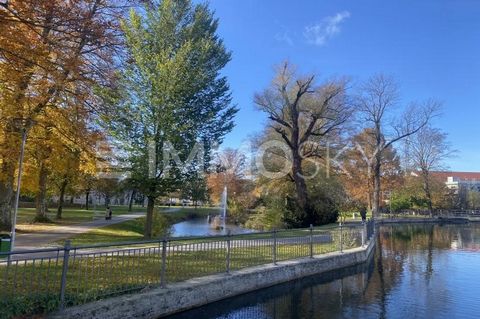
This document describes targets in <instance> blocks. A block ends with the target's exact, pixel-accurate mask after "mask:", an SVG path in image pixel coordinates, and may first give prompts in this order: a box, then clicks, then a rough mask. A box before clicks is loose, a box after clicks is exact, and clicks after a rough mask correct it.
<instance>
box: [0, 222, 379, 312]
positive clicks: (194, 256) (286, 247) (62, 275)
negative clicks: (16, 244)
mask: <svg viewBox="0 0 480 319" xmlns="http://www.w3.org/2000/svg"><path fill="white" fill-rule="evenodd" d="M373 233H374V223H373V221H368V222H367V223H365V224H362V225H350V226H338V227H332V228H328V229H326V228H319V229H317V228H314V227H310V228H306V229H288V230H278V231H271V232H262V233H250V234H242V235H226V236H214V237H195V238H193V237H184V238H170V239H163V240H151V241H141V242H129V243H114V244H108V245H107V244H105V245H103V244H102V245H91V246H78V247H74V246H70V242H69V241H66V243H65V246H64V247H61V248H51V249H39V250H29V251H14V252H10V253H0V278H1V281H2V285H1V291H0V308H1V309H5V313H11V314H15V313H17V314H20V312H23V313H24V312H30V313H35V312H50V311H54V310H56V309H62V308H64V307H68V306H72V305H79V304H83V303H86V302H89V301H93V300H98V299H101V298H106V297H108V296H113V295H118V294H122V293H125V292H131V291H135V290H140V289H143V288H146V287H152V286H161V287H164V286H165V285H167V284H170V283H174V282H179V281H183V280H187V279H190V278H195V277H201V276H206V275H212V274H218V273H225V272H226V273H228V272H231V271H235V270H239V269H242V268H246V267H251V266H258V265H263V264H269V263H274V264H276V263H278V262H281V261H285V260H290V259H296V258H315V256H316V255H321V254H324V253H328V252H334V251H341V252H342V251H343V250H346V249H350V248H354V247H360V246H362V245H365V244H366V242H367V241H368V240H369V239H370V238H371V237H372V235H373Z"/></svg>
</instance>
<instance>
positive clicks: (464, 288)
mask: <svg viewBox="0 0 480 319" xmlns="http://www.w3.org/2000/svg"><path fill="white" fill-rule="evenodd" d="M377 239H378V241H377V246H376V249H375V253H374V255H372V258H371V260H370V261H369V262H368V263H366V264H363V265H360V266H356V267H351V268H346V269H342V270H340V271H334V272H330V273H328V274H324V275H319V276H314V277H309V278H303V279H301V280H297V281H293V282H290V283H286V284H282V285H277V286H273V287H271V288H267V289H263V290H259V291H256V292H253V293H249V294H244V295H241V296H238V297H234V298H230V299H226V300H223V301H220V302H216V303H213V304H210V305H207V306H204V307H201V308H198V309H194V310H191V311H187V312H183V313H180V314H178V315H175V316H171V317H169V318H170V319H186V318H195V319H200V318H218V319H220V318H222V319H243V318H245V319H246V318H248V319H250V318H265V319H266V318H272V319H283V318H285V319H287V318H328V319H329V318H402V319H410V318H448V319H453V318H480V224H465V225H395V226H382V227H381V228H380V229H379V231H378V232H377Z"/></svg>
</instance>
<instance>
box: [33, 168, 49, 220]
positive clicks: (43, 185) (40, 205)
mask: <svg viewBox="0 0 480 319" xmlns="http://www.w3.org/2000/svg"><path fill="white" fill-rule="evenodd" d="M47 177H48V171H47V168H46V167H45V163H41V164H40V170H39V178H38V191H37V196H36V216H35V221H37V222H45V221H48V216H47Z"/></svg>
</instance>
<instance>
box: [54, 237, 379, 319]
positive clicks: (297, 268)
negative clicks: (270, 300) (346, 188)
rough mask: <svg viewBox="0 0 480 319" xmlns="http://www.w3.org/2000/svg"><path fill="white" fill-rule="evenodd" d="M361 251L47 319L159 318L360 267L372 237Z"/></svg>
mask: <svg viewBox="0 0 480 319" xmlns="http://www.w3.org/2000/svg"><path fill="white" fill-rule="evenodd" d="M373 237H374V238H373V239H372V240H370V241H369V242H368V245H366V246H365V247H360V248H354V249H349V250H345V251H344V252H343V253H340V252H334V253H328V254H324V255H320V256H315V257H314V258H303V259H296V260H291V261H285V262H279V263H278V264H277V265H273V264H267V265H262V266H257V267H251V268H246V269H242V270H239V271H234V272H231V273H230V274H218V275H212V276H206V277H201V278H196V279H190V280H188V281H184V282H181V283H176V284H171V285H168V287H166V288H151V289H148V290H144V291H141V292H138V293H134V294H129V295H122V296H118V297H112V298H109V299H105V300H101V301H96V302H92V303H89V304H85V305H82V306H76V307H71V308H67V309H65V310H64V311H62V312H59V313H55V314H52V315H50V317H51V318H98V319H100V318H101V319H107V318H108V319H114V318H119V319H120V318H122V319H123V318H148V319H152V318H159V317H162V316H166V315H170V314H173V313H176V312H180V311H184V310H188V309H192V308H195V307H199V306H202V305H206V304H208V303H211V302H214V301H218V300H222V299H225V298H228V297H233V296H236V295H240V294H243V293H246V292H251V291H254V290H258V289H262V288H266V287H270V286H273V285H276V284H279V283H283V282H287V281H291V280H294V279H298V278H302V277H306V276H311V275H315V274H319V273H323V272H327V271H331V270H335V269H340V268H344V267H348V266H353V265H356V264H360V263H363V262H365V261H367V260H368V258H369V256H370V255H371V254H372V252H373V248H374V246H375V236H373Z"/></svg>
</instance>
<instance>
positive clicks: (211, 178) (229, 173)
mask: <svg viewBox="0 0 480 319" xmlns="http://www.w3.org/2000/svg"><path fill="white" fill-rule="evenodd" d="M246 168H247V167H246V157H245V155H244V154H242V153H241V152H240V150H238V149H232V148H226V149H224V150H223V151H221V152H220V153H219V154H218V156H217V157H216V158H215V159H214V163H213V167H212V172H211V173H210V174H208V177H207V184H208V189H209V191H210V194H211V199H212V201H213V202H215V203H220V200H221V196H222V193H223V190H224V188H225V186H226V187H227V191H228V194H229V195H230V196H232V195H233V194H234V193H235V194H239V195H240V194H241V193H242V192H243V188H244V184H245V170H246Z"/></svg>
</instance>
